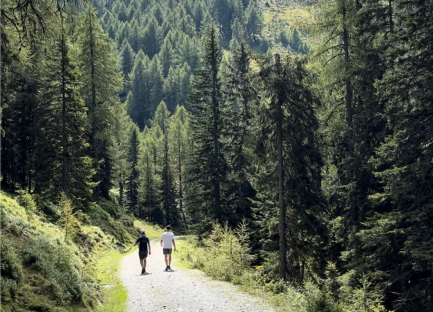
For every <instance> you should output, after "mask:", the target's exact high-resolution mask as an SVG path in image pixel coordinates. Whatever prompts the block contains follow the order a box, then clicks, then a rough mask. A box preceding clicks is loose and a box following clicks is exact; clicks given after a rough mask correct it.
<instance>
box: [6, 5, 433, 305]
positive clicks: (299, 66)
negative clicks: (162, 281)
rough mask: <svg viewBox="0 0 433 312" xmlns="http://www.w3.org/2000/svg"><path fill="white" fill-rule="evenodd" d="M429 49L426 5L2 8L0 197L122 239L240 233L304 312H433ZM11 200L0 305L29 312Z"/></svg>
mask: <svg viewBox="0 0 433 312" xmlns="http://www.w3.org/2000/svg"><path fill="white" fill-rule="evenodd" d="M432 47H433V1H432V0H423V1H418V0H388V1H377V0H317V1H316V0H311V1H302V0H159V1H158V0H92V1H90V2H87V1H81V0H74V1H70V0H66V1H59V0H55V1H54V0H4V1H2V6H1V128H0V131H1V133H0V135H1V189H2V197H3V196H11V197H14V196H18V197H17V198H18V199H19V200H20V203H21V206H23V207H24V206H25V207H26V209H27V210H28V209H30V210H31V211H32V213H33V212H34V213H37V214H38V215H39V216H43V218H44V220H45V221H46V222H47V224H49V223H56V222H63V223H61V224H63V225H64V226H65V228H66V227H67V226H69V225H71V226H72V227H73V226H74V224H76V222H78V223H81V224H83V225H84V224H87V225H88V226H89V231H96V230H95V229H94V228H92V230H90V227H91V226H99V227H101V228H102V229H104V232H107V233H110V234H112V235H113V237H115V240H117V241H119V242H122V243H126V242H129V241H130V240H131V237H132V236H131V235H135V234H132V233H135V232H133V231H132V230H131V228H132V227H133V226H132V224H133V221H132V220H134V219H140V220H145V221H146V222H149V223H153V224H158V225H161V226H163V225H166V224H171V225H172V227H173V228H174V229H175V230H176V231H177V233H184V234H192V235H197V237H198V238H199V240H198V244H199V245H200V244H203V242H204V241H206V239H209V237H212V233H214V230H215V228H219V227H226V228H230V229H235V228H237V227H239V226H241V227H242V228H243V230H244V232H245V233H248V234H247V235H248V237H249V238H248V240H247V241H248V251H249V254H250V255H251V261H250V262H249V263H248V264H247V266H249V267H260V268H261V269H262V270H263V274H265V275H266V276H267V278H268V280H267V281H266V283H273V284H272V285H280V286H281V287H280V286H278V287H279V288H278V290H276V291H275V292H277V293H284V292H287V291H288V289H290V288H293V289H297V290H299V291H300V292H301V293H304V294H305V295H306V296H308V294H310V298H309V301H308V302H309V303H308V305H307V307H306V310H305V311H308V312H316V311H317V312H318V311H330V312H331V311H332V312H334V311H336V312H337V311H347V312H349V311H364V312H366V311H396V312H409V311H410V312H412V311H413V312H419V311H433V240H432V237H433V227H432V224H433V191H432V186H433V93H432V92H433V91H432V90H433V53H432ZM5 198H6V197H5ZM5 200H6V199H5ZM5 203H6V201H3V200H2V224H1V225H2V234H1V236H2V244H1V254H2V257H1V259H2V260H1V286H2V287H1V288H2V290H1V295H2V311H3V310H4V311H33V310H31V309H25V308H23V307H21V308H20V309H21V310H20V309H18V306H19V299H18V298H19V297H20V289H24V288H22V286H20V285H23V283H24V282H23V280H24V279H25V278H26V277H25V274H24V275H23V273H20V272H21V271H20V270H23V269H21V267H20V265H21V264H20V265H18V264H16V265H15V264H14V263H15V262H20V261H21V262H23V263H24V264H26V265H38V263H39V262H38V261H37V260H32V258H31V257H30V256H25V255H29V253H26V252H27V251H28V250H30V249H29V248H31V246H28V247H26V248H28V250H27V249H26V250H27V251H26V250H24V251H22V252H18V250H19V249H16V250H15V251H14V250H13V248H12V247H11V246H12V245H13V243H12V242H14V241H15V239H17V238H16V237H17V236H20V235H21V236H22V235H23V234H22V232H23V229H24V228H25V227H26V226H27V227H29V225H28V224H31V223H32V222H36V221H32V220H33V219H32V218H30V217H29V218H28V219H26V220H27V222H28V224H27V225H26V224H21V223H20V224H18V223H13V222H15V221H13V220H15V219H14V217H13V213H12V212H8V211H5V210H4V207H3V206H4V205H5ZM29 203H30V204H29ZM28 207H30V208H28ZM101 216H104V217H103V218H102V219H103V221H102V219H101ZM62 220H63V221H62ZM71 220H72V221H71ZM74 222H75V223H74ZM18 229H21V230H18ZM35 231H36V230H35ZM65 231H66V230H65ZM65 233H66V234H65V239H70V240H71V241H73V242H74V244H77V246H79V247H77V248H78V249H77V250H80V252H81V253H82V252H83V250H84V249H85V248H88V247H85V246H87V245H85V243H84V242H85V239H84V237H86V235H91V234H88V233H87V232H86V233H87V234H86V233H84V232H83V231H81V232H80V233H81V234H77V233H79V230H77V229H72V230H69V232H67V231H66V232H65ZM68 233H69V234H68ZM73 233H75V234H73ZM89 233H90V232H89ZM92 233H96V232H92ZM98 233H99V232H98ZM35 235H36V234H35ZM38 235H39V234H38ZM92 235H93V234H92ZM101 235H102V234H101ZM68 237H69V238H68ZM89 237H90V236H89ZM113 242H114V241H113ZM59 244H60V243H59ZM62 244H63V243H62ZM80 244H81V245H80ZM62 246H63V245H59V246H58V247H56V248H60V249H62V248H63V249H64V248H69V247H65V246H63V247H62ZM95 246H96V245H95ZM14 248H15V247H14ZM16 248H21V247H16ZM74 248H75V247H74ZM83 248H84V249H83ZM95 248H96V247H95ZM63 249H62V250H63ZM85 250H87V249H85ZM28 252H30V251H28ZM71 252H72V251H71ZM74 252H75V251H74ZM86 252H88V254H86V257H89V259H90V258H91V256H90V255H91V254H92V252H93V251H92V250H87V251H86ZM21 254H22V255H24V256H23V257H24V258H23V259H20V258H19V257H21ZM77 257H78V256H77ZM83 259H84V258H83ZM83 259H81V260H78V258H77V261H84V262H83V263H87V261H90V263H93V262H92V261H93V260H85V259H84V260H83ZM86 259H87V258H86ZM32 261H33V262H32ZM41 261H42V260H41ZM44 261H46V260H44ZM59 261H60V260H59ZM59 263H60V262H59ZM80 263H81V262H80ZM24 264H23V265H24ZM17 265H18V266H17ZM17 272H18V273H17ZM71 274H72V273H71ZM74 274H75V273H74ZM77 274H78V273H77ZM47 276H48V275H47ZM47 276H45V278H47V279H49V277H47ZM71 276H72V275H71ZM73 276H74V281H75V282H76V285H77V286H76V289H72V290H71V289H63V290H62V294H63V295H62V296H63V297H62V299H61V300H60V299H59V300H58V302H61V305H64V306H67V305H71V304H84V305H85V306H86V307H88V308H94V305H93V304H92V303H91V302H94V299H92V297H91V295H90V293H91V292H89V291H90V290H88V289H87V290H86V289H84V288H80V287H82V286H79V285H82V282H81V280H80V278H82V279H83V280H84V279H85V277H83V276H84V275H83V276H82V277H80V278H79V277H77V276H78V275H77V276H75V275H73ZM89 276H90V275H89ZM71 278H72V277H71ZM89 280H91V278H90V277H89ZM75 282H74V283H75ZM61 283H67V282H66V281H60V280H59V282H58V284H59V285H61ZM74 285H75V284H74ZM20 287H21V288H20ZM59 287H60V286H59ZM312 288H314V291H312V290H311V289H312ZM47 289H48V288H47ZM22 291H24V290H22ZM49 291H50V292H51V290H49ZM56 291H57V292H58V293H59V292H60V290H55V291H53V292H56ZM85 294H88V296H87V297H86V296H85ZM56 300H57V299H56ZM92 300H93V301H92ZM80 302H81V303H80ZM8 307H9V308H8ZM11 307H12V308H11ZM35 311H36V309H35ZM38 311H39V310H38ZM40 311H45V310H40ZM46 311H51V310H46ZM53 311H54V310H53ZM56 311H57V310H56ZM288 311H289V310H288Z"/></svg>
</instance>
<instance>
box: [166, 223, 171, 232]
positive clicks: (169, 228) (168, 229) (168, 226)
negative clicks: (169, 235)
mask: <svg viewBox="0 0 433 312" xmlns="http://www.w3.org/2000/svg"><path fill="white" fill-rule="evenodd" d="M165 230H166V231H167V232H169V231H170V230H171V225H170V224H168V225H167V226H166V227H165Z"/></svg>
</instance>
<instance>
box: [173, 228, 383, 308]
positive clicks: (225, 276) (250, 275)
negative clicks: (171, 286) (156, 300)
mask: <svg viewBox="0 0 433 312" xmlns="http://www.w3.org/2000/svg"><path fill="white" fill-rule="evenodd" d="M179 245H180V246H179V247H178V248H177V250H178V251H179V258H180V260H181V261H182V262H183V263H184V264H185V265H186V266H188V267H190V268H193V269H199V270H202V271H204V272H205V273H206V274H207V275H209V276H211V277H213V278H215V279H219V280H223V281H227V282H231V283H233V284H236V285H239V286H240V287H241V288H242V289H243V290H244V291H246V292H248V293H251V294H254V295H257V296H261V297H265V298H266V299H267V300H268V301H269V302H270V303H271V304H272V305H273V306H274V307H275V309H276V310H277V311H284V312H386V309H385V308H384V307H383V305H382V304H381V297H380V295H379V294H377V293H375V291H374V289H373V288H372V287H371V286H372V285H371V284H370V283H369V281H368V279H367V278H366V277H363V278H361V279H360V280H359V283H358V287H355V288H352V287H350V286H349V282H348V280H349V278H348V276H347V275H346V276H339V275H338V272H336V271H335V266H334V265H333V264H332V263H329V264H328V270H327V278H325V279H323V280H319V284H317V283H313V282H306V283H305V284H304V286H303V287H302V288H295V287H292V286H291V285H289V284H287V283H285V282H283V281H282V280H278V279H277V278H276V277H275V276H271V274H269V273H268V272H269V271H270V270H267V269H266V267H265V266H252V265H251V264H252V263H253V260H254V257H253V256H252V255H251V254H250V252H251V249H250V242H249V234H248V227H247V224H246V223H245V222H243V223H241V224H240V225H239V226H238V227H237V228H236V229H234V230H232V229H230V228H228V227H227V226H224V227H223V226H221V225H219V224H214V225H213V230H212V232H211V235H210V236H209V237H208V238H207V239H204V240H203V241H199V240H198V239H197V238H195V237H193V236H189V237H187V239H185V240H184V241H182V244H179Z"/></svg>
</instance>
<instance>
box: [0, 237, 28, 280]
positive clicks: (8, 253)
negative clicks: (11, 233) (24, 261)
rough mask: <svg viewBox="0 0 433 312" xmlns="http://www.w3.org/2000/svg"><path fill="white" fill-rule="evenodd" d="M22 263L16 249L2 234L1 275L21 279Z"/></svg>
mask: <svg viewBox="0 0 433 312" xmlns="http://www.w3.org/2000/svg"><path fill="white" fill-rule="evenodd" d="M22 275H23V273H22V265H21V261H20V260H19V259H18V256H17V251H16V249H15V247H14V246H13V244H12V242H11V241H10V239H9V238H8V237H7V236H5V235H3V233H2V239H1V276H2V277H5V278H10V279H13V280H15V281H17V282H20V281H21V279H22Z"/></svg>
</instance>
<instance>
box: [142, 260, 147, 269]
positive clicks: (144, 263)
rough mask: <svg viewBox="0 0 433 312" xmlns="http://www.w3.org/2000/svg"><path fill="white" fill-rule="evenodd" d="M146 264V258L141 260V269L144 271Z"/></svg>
mask: <svg viewBox="0 0 433 312" xmlns="http://www.w3.org/2000/svg"><path fill="white" fill-rule="evenodd" d="M146 264H147V261H146V258H144V259H143V264H142V265H141V267H142V268H143V269H146Z"/></svg>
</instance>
